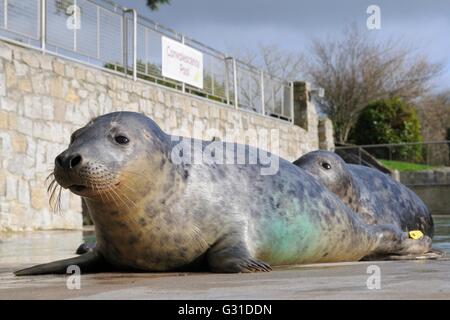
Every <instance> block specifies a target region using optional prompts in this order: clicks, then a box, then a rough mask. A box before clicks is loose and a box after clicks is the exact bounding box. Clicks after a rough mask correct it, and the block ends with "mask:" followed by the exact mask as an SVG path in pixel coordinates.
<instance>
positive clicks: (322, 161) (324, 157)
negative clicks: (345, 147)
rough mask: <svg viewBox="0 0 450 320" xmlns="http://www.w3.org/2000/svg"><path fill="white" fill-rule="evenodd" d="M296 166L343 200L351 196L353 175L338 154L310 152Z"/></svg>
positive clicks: (297, 161)
mask: <svg viewBox="0 0 450 320" xmlns="http://www.w3.org/2000/svg"><path fill="white" fill-rule="evenodd" d="M294 164H295V165H296V166H298V167H300V168H302V169H304V170H305V171H306V172H307V173H309V174H310V175H312V176H313V177H315V178H316V179H317V180H319V181H320V182H321V183H322V184H323V185H325V186H326V187H327V189H328V190H330V191H331V192H333V193H335V194H337V195H338V196H340V197H341V198H345V197H348V196H349V191H350V190H351V188H352V177H351V173H350V172H349V171H348V169H347V166H346V164H345V162H344V160H343V159H342V158H341V157H339V156H338V155H337V154H336V153H334V152H330V151H322V150H318V151H313V152H309V153H307V154H305V155H303V156H302V157H300V158H298V159H297V160H295V161H294Z"/></svg>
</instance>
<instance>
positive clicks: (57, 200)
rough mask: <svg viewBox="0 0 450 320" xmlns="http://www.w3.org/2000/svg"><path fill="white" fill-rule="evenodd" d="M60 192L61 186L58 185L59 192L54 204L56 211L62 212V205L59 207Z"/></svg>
mask: <svg viewBox="0 0 450 320" xmlns="http://www.w3.org/2000/svg"><path fill="white" fill-rule="evenodd" d="M61 193H62V187H61V186H59V192H58V197H57V198H56V205H57V211H56V212H57V213H58V214H62V207H61Z"/></svg>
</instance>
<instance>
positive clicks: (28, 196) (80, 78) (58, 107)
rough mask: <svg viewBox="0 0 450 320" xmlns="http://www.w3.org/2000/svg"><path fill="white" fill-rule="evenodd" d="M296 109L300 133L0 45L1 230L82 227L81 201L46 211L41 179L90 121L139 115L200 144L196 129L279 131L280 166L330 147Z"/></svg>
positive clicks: (309, 109) (312, 120) (311, 114)
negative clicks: (107, 115) (110, 115)
mask: <svg viewBox="0 0 450 320" xmlns="http://www.w3.org/2000/svg"><path fill="white" fill-rule="evenodd" d="M304 87H305V86H304ZM297 91H298V90H297ZM301 94H303V95H305V94H304V93H301ZM306 95H307V94H306ZM297 109H298V110H297ZM297 109H296V111H295V112H296V117H297V116H298V117H299V119H301V120H302V123H303V124H304V125H303V126H304V128H302V127H300V126H298V125H293V124H291V123H288V122H284V121H281V120H278V119H274V118H269V117H264V116H261V115H258V114H255V113H249V112H245V111H241V110H236V109H234V108H233V107H231V106H228V105H224V104H220V103H216V102H213V101H211V100H207V99H204V98H200V97H195V96H192V95H187V94H183V93H181V92H178V91H175V90H172V89H169V88H165V87H162V86H158V85H154V84H151V83H148V82H144V81H137V82H134V81H133V80H131V79H127V78H125V77H123V76H121V75H116V74H112V73H110V72H106V71H102V70H99V69H95V68H91V67H89V66H86V65H83V64H78V63H75V62H72V61H69V60H64V59H62V58H59V57H55V56H52V55H48V54H42V53H40V52H38V51H34V50H32V49H28V48H22V47H19V46H16V45H12V44H8V43H6V42H3V41H0V151H1V158H0V231H1V230H3V231H5V230H7V231H8V230H11V231H19V230H31V229H58V228H59V229H74V228H80V227H81V226H82V216H81V201H80V198H79V197H78V196H75V195H73V194H70V193H69V192H68V191H63V192H62V199H61V200H62V201H61V209H62V210H61V213H53V212H52V211H51V210H50V208H49V205H48V195H47V193H46V187H45V179H46V177H47V176H48V175H49V173H50V172H51V170H52V168H53V162H54V158H55V156H56V155H57V154H59V153H60V152H61V151H63V150H64V149H65V148H66V146H67V144H68V142H69V137H70V134H71V132H73V131H74V130H75V129H77V128H79V127H80V126H83V125H84V124H86V123H87V122H88V121H89V120H90V119H91V118H92V117H95V116H98V115H101V114H104V113H108V112H112V111H117V110H128V111H136V112H143V113H145V114H146V115H148V116H149V117H151V118H152V119H154V120H155V121H156V122H157V123H158V124H159V125H160V126H161V127H162V129H163V130H165V131H166V132H168V133H173V134H180V135H183V136H188V137H194V138H204V137H202V136H201V135H202V132H198V130H195V127H196V126H198V124H201V125H202V127H203V128H204V129H205V130H207V129H210V128H214V129H216V130H215V136H218V138H220V139H222V140H226V139H225V132H226V130H234V131H235V132H237V133H238V136H241V135H242V136H245V132H246V131H248V130H249V129H254V130H260V129H267V130H270V129H278V130H279V139H280V140H279V145H280V148H279V152H278V153H279V155H280V156H281V157H283V158H286V159H287V160H294V159H296V158H298V157H299V156H300V155H302V154H303V153H305V152H308V151H310V150H313V149H317V148H319V143H320V145H322V146H325V147H326V148H332V147H333V142H332V134H331V133H330V132H332V131H330V130H332V128H330V126H329V124H326V125H322V128H321V131H320V136H321V138H322V139H321V141H319V129H318V117H317V113H316V110H315V108H314V106H313V105H312V104H311V103H310V102H308V101H307V102H306V104H305V103H302V104H301V108H297ZM300 112H301V114H300ZM330 139H331V140H330ZM268 149H269V151H270V149H271V146H269V147H268Z"/></svg>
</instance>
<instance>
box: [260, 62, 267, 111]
mask: <svg viewBox="0 0 450 320" xmlns="http://www.w3.org/2000/svg"><path fill="white" fill-rule="evenodd" d="M260 81H261V112H262V114H263V115H265V114H266V108H265V105H266V103H265V101H264V71H263V70H261V79H260Z"/></svg>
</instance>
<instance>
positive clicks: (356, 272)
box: [0, 218, 450, 299]
mask: <svg viewBox="0 0 450 320" xmlns="http://www.w3.org/2000/svg"><path fill="white" fill-rule="evenodd" d="M449 220H450V219H449V218H446V220H445V221H446V225H444V226H443V225H440V226H438V228H437V231H439V232H441V233H442V232H445V233H444V234H437V235H436V239H438V240H437V244H436V247H437V248H439V249H441V250H446V251H447V250H448V249H449V247H448V244H449V242H448V237H449V232H448V231H449V224H448V222H449ZM86 234H88V235H89V232H88V233H86V232H85V233H84V238H86ZM90 237H92V235H91V236H90ZM442 238H445V239H446V240H445V241H440V240H439V239H441V240H442ZM0 239H2V240H1V243H0V299H450V253H447V255H446V256H445V257H443V258H440V259H439V260H427V261H423V260H422V261H382V262H352V263H332V264H316V265H302V266H289V267H283V268H275V270H274V271H273V272H270V273H257V274H209V273H101V274H90V275H82V276H81V280H80V286H81V288H80V289H79V290H77V289H73V290H70V289H68V288H67V280H68V279H69V276H68V275H67V276H65V275H60V276H55V275H47V276H33V277H15V276H14V275H13V274H12V271H13V270H16V269H19V268H23V267H27V266H30V265H33V264H35V263H42V262H48V261H52V260H56V259H62V258H66V257H70V256H73V251H74V249H75V248H76V247H77V246H78V245H79V244H80V243H81V242H82V241H83V233H82V232H81V231H52V232H43V231H41V232H32V233H20V234H6V235H5V234H3V235H0ZM372 265H376V266H378V267H379V272H380V289H369V288H368V286H367V282H369V284H372V285H375V284H376V281H375V282H374V281H372V280H373V279H374V278H373V277H374V273H373V272H374V271H373V270H374V269H373V267H370V266H372ZM375 269H376V270H378V269H377V268H376V267H375Z"/></svg>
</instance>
